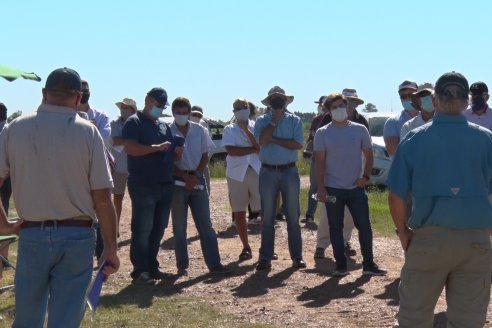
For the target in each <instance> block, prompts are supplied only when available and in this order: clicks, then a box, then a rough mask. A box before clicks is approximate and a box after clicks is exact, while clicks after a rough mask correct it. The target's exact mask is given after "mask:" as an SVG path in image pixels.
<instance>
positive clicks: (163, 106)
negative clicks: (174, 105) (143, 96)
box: [152, 98, 167, 109]
mask: <svg viewBox="0 0 492 328" xmlns="http://www.w3.org/2000/svg"><path fill="white" fill-rule="evenodd" d="M152 100H153V101H154V104H155V106H156V107H158V108H160V109H166V108H167V105H166V104H161V103H159V102H158V101H157V100H155V99H154V98H152Z"/></svg>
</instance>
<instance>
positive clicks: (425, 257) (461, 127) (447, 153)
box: [387, 72, 492, 327]
mask: <svg viewBox="0 0 492 328" xmlns="http://www.w3.org/2000/svg"><path fill="white" fill-rule="evenodd" d="M468 93H469V87H468V81H467V80H466V79H465V77H464V76H463V75H461V74H459V73H456V72H451V73H446V74H444V75H442V76H441V77H440V78H439V79H438V80H437V82H436V85H435V95H434V100H433V101H434V105H435V108H436V116H435V117H434V120H433V122H432V123H430V124H426V125H424V126H421V127H419V128H417V129H414V130H412V131H410V132H409V133H408V134H407V135H406V137H405V138H404V139H403V141H402V142H401V144H400V145H399V147H398V150H397V152H396V155H395V157H394V160H393V164H392V166H391V169H390V172H389V175H388V180H387V185H388V187H389V189H390V193H389V196H388V202H389V206H390V210H391V215H392V217H393V221H394V223H395V225H396V233H397V234H398V237H399V238H400V241H401V245H402V248H403V250H404V252H405V264H404V265H403V268H402V271H401V282H400V287H399V294H400V309H399V313H398V321H399V324H400V327H432V323H433V316H434V308H435V305H436V302H437V299H438V298H439V295H440V294H441V292H442V289H443V288H446V300H447V303H448V309H447V311H446V317H447V320H448V326H452V327H483V326H484V324H485V320H486V314H487V307H488V304H489V300H490V288H489V286H490V275H491V266H490V263H491V260H492V252H491V246H490V235H489V231H490V229H491V227H492V211H491V205H490V203H489V198H488V196H489V195H490V193H491V190H492V133H491V132H490V131H489V130H487V129H484V128H482V127H479V126H478V125H475V124H473V123H468V122H467V121H466V118H465V117H464V116H463V115H462V112H463V110H464V109H465V108H466V107H467V105H468ZM470 145H473V146H470ZM457 154H459V155H458V156H457ZM409 194H411V195H412V204H413V209H412V215H411V217H410V219H409V221H408V222H407V220H406V213H407V212H406V210H407V209H406V208H405V207H406V204H407V203H406V201H405V199H406V197H407V196H408V195H409Z"/></svg>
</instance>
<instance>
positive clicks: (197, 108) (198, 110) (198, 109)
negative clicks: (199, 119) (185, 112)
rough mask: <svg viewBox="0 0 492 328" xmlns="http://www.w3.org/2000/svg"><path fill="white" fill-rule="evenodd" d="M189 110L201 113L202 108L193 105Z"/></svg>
mask: <svg viewBox="0 0 492 328" xmlns="http://www.w3.org/2000/svg"><path fill="white" fill-rule="evenodd" d="M191 111H192V112H199V113H202V114H203V108H201V107H200V106H196V105H195V106H193V107H191Z"/></svg>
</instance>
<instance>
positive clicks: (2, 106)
mask: <svg viewBox="0 0 492 328" xmlns="http://www.w3.org/2000/svg"><path fill="white" fill-rule="evenodd" d="M0 112H7V106H5V104H4V103H2V102H0Z"/></svg>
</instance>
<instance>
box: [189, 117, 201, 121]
mask: <svg viewBox="0 0 492 328" xmlns="http://www.w3.org/2000/svg"><path fill="white" fill-rule="evenodd" d="M190 121H192V122H195V123H200V118H199V117H198V116H190Z"/></svg>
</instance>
